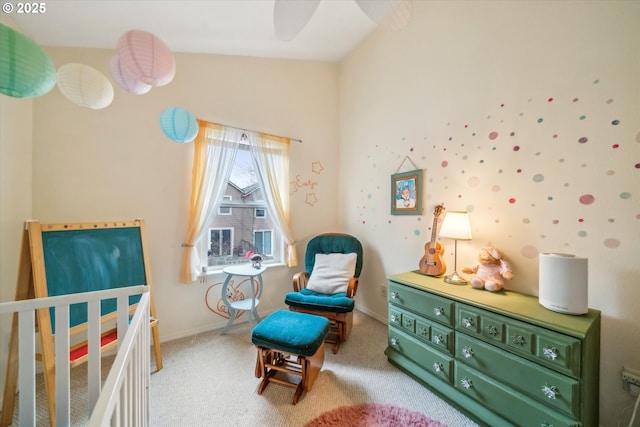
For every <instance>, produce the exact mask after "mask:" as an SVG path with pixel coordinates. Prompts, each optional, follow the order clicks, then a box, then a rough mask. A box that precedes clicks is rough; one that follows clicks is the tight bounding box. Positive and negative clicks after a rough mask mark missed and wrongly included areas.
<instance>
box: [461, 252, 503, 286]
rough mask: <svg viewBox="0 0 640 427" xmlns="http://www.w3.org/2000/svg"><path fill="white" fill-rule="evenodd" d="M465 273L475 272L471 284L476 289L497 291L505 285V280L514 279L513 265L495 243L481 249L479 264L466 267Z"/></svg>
mask: <svg viewBox="0 0 640 427" xmlns="http://www.w3.org/2000/svg"><path fill="white" fill-rule="evenodd" d="M462 272H463V273H467V274H473V275H474V276H473V277H472V278H471V286H472V287H474V288H476V289H486V290H488V291H490V292H497V291H499V290H501V289H502V288H503V287H504V280H503V279H506V280H511V279H513V273H512V272H511V266H510V265H509V262H508V261H506V260H505V259H504V257H503V256H502V253H500V251H499V250H498V249H496V248H495V247H493V245H491V244H488V245H486V246H483V247H482V248H481V249H480V253H479V254H478V264H475V265H472V266H469V267H464V268H463V269H462Z"/></svg>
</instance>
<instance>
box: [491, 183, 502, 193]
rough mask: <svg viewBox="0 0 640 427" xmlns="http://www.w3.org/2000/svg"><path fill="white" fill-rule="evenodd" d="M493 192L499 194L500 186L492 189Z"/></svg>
mask: <svg viewBox="0 0 640 427" xmlns="http://www.w3.org/2000/svg"><path fill="white" fill-rule="evenodd" d="M491 191H493V192H494V193H497V192H498V191H500V186H499V185H494V186H493V187H491Z"/></svg>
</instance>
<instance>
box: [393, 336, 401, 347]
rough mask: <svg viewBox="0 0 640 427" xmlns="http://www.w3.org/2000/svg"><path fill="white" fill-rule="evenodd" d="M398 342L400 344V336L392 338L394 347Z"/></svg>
mask: <svg viewBox="0 0 640 427" xmlns="http://www.w3.org/2000/svg"><path fill="white" fill-rule="evenodd" d="M398 344H400V340H398V338H391V345H392V346H393V347H397V346H398Z"/></svg>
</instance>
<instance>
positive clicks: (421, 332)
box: [418, 327, 429, 337]
mask: <svg viewBox="0 0 640 427" xmlns="http://www.w3.org/2000/svg"><path fill="white" fill-rule="evenodd" d="M418 335H422V336H423V337H426V336H427V335H429V329H427V328H425V327H421V328H418Z"/></svg>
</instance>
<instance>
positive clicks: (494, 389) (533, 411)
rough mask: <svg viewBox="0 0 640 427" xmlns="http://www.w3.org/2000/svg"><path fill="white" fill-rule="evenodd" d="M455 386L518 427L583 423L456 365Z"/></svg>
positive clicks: (557, 426)
mask: <svg viewBox="0 0 640 427" xmlns="http://www.w3.org/2000/svg"><path fill="white" fill-rule="evenodd" d="M455 387H456V389H457V390H459V391H460V392H461V393H463V394H465V395H466V396H468V397H471V398H472V399H474V400H476V401H477V402H479V403H480V404H481V405H483V406H484V407H486V408H488V409H490V410H491V411H493V412H494V413H496V414H498V415H500V416H502V417H504V418H505V419H507V420H509V421H511V422H512V423H514V424H515V425H518V426H536V427H537V426H554V427H578V426H579V425H580V424H579V423H578V422H577V421H575V420H573V419H571V418H570V417H567V416H565V415H562V414H561V413H558V412H556V411H554V410H552V409H550V408H549V407H548V406H545V405H543V404H541V403H539V402H537V401H535V400H533V399H531V398H529V397H527V396H525V395H524V394H522V393H519V392H517V391H515V390H513V389H511V388H510V387H508V386H506V385H504V384H502V383H500V382H499V381H496V380H495V379H492V378H489V377H487V376H486V375H483V374H482V373H480V372H478V371H476V370H474V369H472V368H469V367H468V366H465V365H464V364H462V363H456V366H455Z"/></svg>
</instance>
